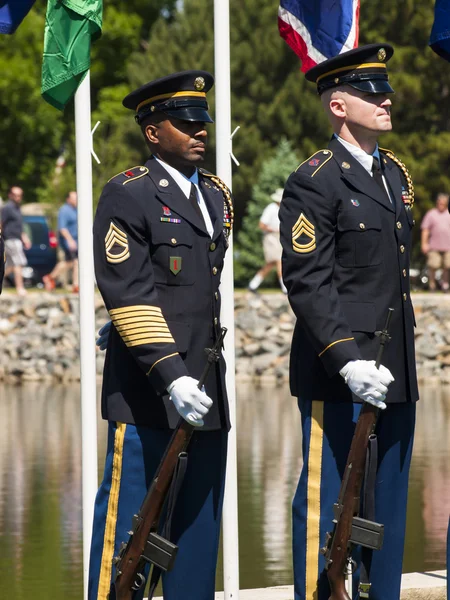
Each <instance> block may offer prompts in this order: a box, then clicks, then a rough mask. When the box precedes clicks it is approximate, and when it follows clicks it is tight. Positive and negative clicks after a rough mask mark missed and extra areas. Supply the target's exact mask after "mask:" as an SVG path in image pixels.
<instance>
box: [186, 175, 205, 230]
mask: <svg viewBox="0 0 450 600" xmlns="http://www.w3.org/2000/svg"><path fill="white" fill-rule="evenodd" d="M189 202H190V203H191V204H192V208H193V209H194V210H195V212H196V213H197V215H198V216H199V217H200V219H201V222H202V223H203V224H205V219H204V218H203V213H202V210H201V208H200V205H199V203H198V200H197V190H196V189H195V185H194V184H193V183H191V193H190V194H189Z"/></svg>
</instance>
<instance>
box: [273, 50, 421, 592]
mask: <svg viewBox="0 0 450 600" xmlns="http://www.w3.org/2000/svg"><path fill="white" fill-rule="evenodd" d="M392 54H393V49H392V48H391V47H390V46H389V45H388V44H371V45H368V46H363V47H360V48H358V49H355V50H351V51H349V52H346V53H344V54H341V55H339V56H337V57H335V58H332V59H330V60H327V61H325V62H323V63H321V64H319V65H317V66H316V67H314V68H312V69H311V70H309V71H308V72H307V73H306V78H307V79H308V80H309V81H314V82H316V84H317V87H318V93H319V95H320V97H321V100H322V104H323V106H324V109H325V111H326V113H327V115H328V117H329V120H330V123H331V125H332V128H333V131H334V135H333V138H332V139H331V141H330V143H329V145H328V147H327V148H326V149H324V150H320V151H318V152H316V153H315V154H314V155H313V156H311V157H310V158H308V159H307V160H306V161H305V162H304V163H302V164H301V165H300V166H299V167H298V168H297V170H296V171H295V172H294V173H293V174H292V175H291V176H290V177H289V180H288V182H287V184H286V188H285V192H284V196H283V200H282V203H281V208H280V220H281V230H280V231H281V241H282V245H283V278H284V282H285V284H286V287H287V289H288V294H289V296H288V297H289V301H290V304H291V306H292V308H293V310H294V313H295V315H296V317H297V323H296V327H295V331H294V336H293V341H292V350H291V371H290V385H291V391H292V394H293V395H294V396H297V397H298V403H299V408H300V411H301V417H302V428H303V458H304V465H303V470H302V473H301V476H300V481H299V484H298V488H297V492H296V495H295V498H294V501H293V553H294V580H295V598H296V600H313V598H314V600H328V598H329V594H330V590H329V586H328V582H327V578H326V572H325V570H324V566H325V563H324V558H323V557H322V556H321V555H320V553H319V548H320V547H321V546H323V545H324V542H325V534H326V532H327V531H332V519H333V512H332V507H333V503H334V502H336V500H337V498H338V492H339V488H340V484H341V479H342V475H343V471H344V467H345V463H346V458H347V455H348V451H349V448H350V443H351V439H352V435H353V431H354V427H355V422H356V419H357V417H358V414H359V411H360V408H361V405H362V404H361V403H362V401H366V402H370V403H372V404H375V405H376V406H378V407H379V408H381V409H384V410H382V411H381V416H380V418H379V421H378V425H377V435H378V463H377V466H378V472H377V478H376V484H375V515H374V516H375V519H373V520H376V521H377V522H379V523H383V524H384V526H385V537H384V544H383V548H382V550H380V551H376V552H373V554H372V556H371V557H370V559H371V565H369V566H367V568H368V569H369V567H370V569H369V570H370V572H369V579H370V582H371V584H372V587H371V589H370V591H369V594H368V596H367V595H366V596H364V595H363V593H361V595H360V596H359V597H361V598H362V597H370V599H371V600H398V598H399V597H400V580H401V572H402V558H403V545H404V533H405V520H406V500H407V488H408V472H409V466H410V459H411V450H412V441H413V434H414V424H415V402H416V401H417V400H418V389H417V380H416V367H415V357H414V313H413V307H412V304H411V298H410V288H409V260H410V246H411V230H412V227H413V225H414V221H413V216H412V212H411V208H412V202H413V198H414V191H413V186H412V182H411V178H410V176H409V174H408V172H407V170H406V168H405V166H404V165H403V163H401V161H400V160H399V159H398V158H397V157H396V156H395V155H394V154H393V153H392V152H391V151H389V150H384V149H382V148H380V147H379V146H378V143H377V139H378V136H379V135H380V134H382V133H384V132H388V131H390V130H391V127H392V125H391V115H390V111H391V100H390V98H391V94H392V93H393V91H394V90H393V89H392V87H391V85H390V83H389V80H388V73H387V68H386V63H387V61H388V60H389V59H390V58H391V56H392ZM390 307H392V308H394V310H395V312H394V313H393V318H392V321H391V328H390V333H391V336H392V339H391V341H390V342H389V344H388V345H387V347H386V349H385V352H384V355H383V360H382V366H381V367H380V369H379V370H377V369H376V368H375V364H374V359H375V357H376V354H377V351H378V348H379V339H378V338H377V336H376V332H377V331H379V330H381V329H383V327H384V324H385V321H386V317H387V314H388V308H390ZM386 405H387V406H386ZM357 580H358V573H355V577H354V585H355V591H356V585H357ZM366 593H367V588H366Z"/></svg>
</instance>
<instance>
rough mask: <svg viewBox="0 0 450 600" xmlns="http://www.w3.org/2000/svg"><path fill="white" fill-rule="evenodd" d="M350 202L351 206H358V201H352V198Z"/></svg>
mask: <svg viewBox="0 0 450 600" xmlns="http://www.w3.org/2000/svg"><path fill="white" fill-rule="evenodd" d="M350 202H351V203H352V204H353V206H359V200H353V198H352V199H351V200H350Z"/></svg>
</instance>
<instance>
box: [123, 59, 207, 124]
mask: <svg viewBox="0 0 450 600" xmlns="http://www.w3.org/2000/svg"><path fill="white" fill-rule="evenodd" d="M213 84H214V77H213V76H212V75H211V73H208V72H207V71H180V72H179V73H172V75H167V76H166V77H161V78H160V79H155V80H154V81H150V83H146V84H145V85H143V86H142V87H140V88H139V89H137V90H135V91H134V92H131V94H128V96H126V97H125V98H124V99H123V101H122V104H123V105H124V106H125V108H130V109H131V110H135V111H136V116H135V119H136V122H137V123H141V121H142V119H143V118H144V117H146V116H147V115H149V114H152V113H153V112H155V111H160V112H163V113H164V114H166V115H168V116H169V117H176V118H177V119H181V120H183V121H203V122H205V123H213V122H214V121H213V120H212V119H211V117H210V116H209V114H208V102H207V101H206V92H208V91H209V90H210V89H211V88H212V86H213Z"/></svg>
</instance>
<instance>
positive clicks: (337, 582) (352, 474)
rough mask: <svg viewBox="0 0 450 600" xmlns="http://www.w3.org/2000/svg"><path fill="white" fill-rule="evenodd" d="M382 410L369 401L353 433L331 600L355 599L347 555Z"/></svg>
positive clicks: (331, 566) (332, 561) (335, 545)
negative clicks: (350, 593)
mask: <svg viewBox="0 0 450 600" xmlns="http://www.w3.org/2000/svg"><path fill="white" fill-rule="evenodd" d="M378 413H379V410H378V408H376V407H375V406H373V405H372V404H368V403H367V402H365V403H364V404H363V406H362V408H361V412H360V414H359V418H358V421H357V423H356V428H355V433H354V434H353V440H352V444H351V447H350V452H349V454H348V458H347V464H346V466H345V472H344V478H343V480H342V486H341V492H340V494H339V501H338V503H339V505H340V508H341V513H340V516H339V518H338V519H337V522H336V525H335V529H334V533H333V540H332V545H331V550H330V557H329V558H330V563H329V566H328V569H327V576H328V581H329V583H330V588H331V596H330V600H351V598H350V597H349V596H348V594H347V591H346V589H345V573H346V567H347V558H348V556H349V553H350V551H351V549H350V548H349V541H350V536H351V532H352V525H353V517H355V516H357V515H358V513H359V509H360V496H361V486H362V481H363V478H364V468H365V462H366V451H367V446H368V443H369V437H370V436H371V435H372V434H373V432H374V431H375V426H376V423H377V418H378ZM343 488H344V489H343Z"/></svg>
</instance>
